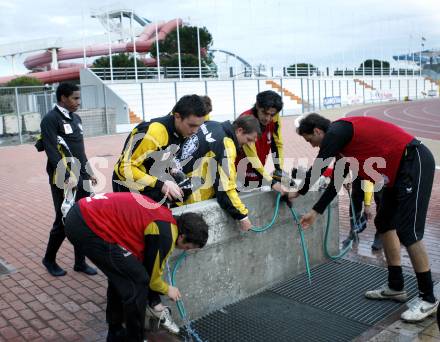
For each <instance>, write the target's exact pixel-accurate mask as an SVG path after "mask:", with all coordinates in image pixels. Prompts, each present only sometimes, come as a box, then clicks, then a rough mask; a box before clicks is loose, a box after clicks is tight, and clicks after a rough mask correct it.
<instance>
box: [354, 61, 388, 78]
mask: <svg viewBox="0 0 440 342" xmlns="http://www.w3.org/2000/svg"><path fill="white" fill-rule="evenodd" d="M373 65H374V74H375V75H380V73H381V70H382V71H383V70H385V69H386V71H384V74H388V72H389V68H390V63H389V62H387V61H381V60H378V59H366V60H365V61H363V62H362V63H361V65H360V66H359V69H358V71H359V73H362V74H365V75H372V74H373ZM364 68H365V70H364Z"/></svg>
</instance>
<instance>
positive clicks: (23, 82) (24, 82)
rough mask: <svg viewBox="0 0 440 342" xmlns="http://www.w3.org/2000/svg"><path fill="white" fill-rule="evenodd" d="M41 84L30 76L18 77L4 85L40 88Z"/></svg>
mask: <svg viewBox="0 0 440 342" xmlns="http://www.w3.org/2000/svg"><path fill="white" fill-rule="evenodd" d="M41 85H43V82H41V81H40V80H39V79H37V78H35V77H32V76H20V77H17V78H14V79H13V80H11V81H9V82H8V83H6V84H5V86H6V87H26V86H41Z"/></svg>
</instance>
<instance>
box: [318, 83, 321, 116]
mask: <svg viewBox="0 0 440 342" xmlns="http://www.w3.org/2000/svg"><path fill="white" fill-rule="evenodd" d="M318 101H319V102H318V106H319V110H321V80H318Z"/></svg>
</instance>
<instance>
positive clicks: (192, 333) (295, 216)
mask: <svg viewBox="0 0 440 342" xmlns="http://www.w3.org/2000/svg"><path fill="white" fill-rule="evenodd" d="M350 200H351V197H350ZM280 201H281V194H278V195H277V198H276V202H275V210H274V214H273V216H272V219H271V221H270V223H268V224H266V225H264V226H261V227H252V228H251V230H252V231H253V232H255V233H261V232H264V231H266V230H268V229H269V228H271V227H272V226H273V224H274V223H275V220H276V219H277V217H278V214H279V209H280ZM351 205H352V206H353V201H351ZM289 209H290V212H291V214H292V216H293V220H294V221H295V223H296V224H297V226H298V232H299V236H300V239H301V247H302V251H303V255H304V262H305V266H306V272H307V276H308V278H309V284H311V279H312V274H311V271H310V262H309V253H308V249H307V242H306V241H305V238H304V231H303V228H302V226H301V223H300V220H299V217H298V214H297V213H296V211H295V209H293V208H292V207H291V206H289ZM330 222H331V211H330V206H329V207H328V208H327V224H326V228H325V235H324V252H325V255H326V256H327V257H328V258H329V259H331V260H337V259H340V258H342V257H344V256H345V255H346V254H347V253H348V252H349V251H350V249H351V248H352V245H353V240H351V241H350V243H349V245H348V246H347V247H345V248H344V249H343V250H342V251H341V252H340V253H339V254H338V255H330V253H329V251H328V248H327V244H328V236H329V230H330V229H329V228H330ZM185 258H186V252H185V251H183V252H182V253H181V254H180V255H179V256H178V258H177V260H176V263H175V264H174V268H173V271H172V272H170V269H169V265H168V261H167V268H168V278H169V282H170V284H171V285H172V286H175V278H176V273H177V270H178V269H179V267H180V265H181V263H182V262H183V260H185ZM176 304H177V309H178V311H179V315H180V317H181V319H182V320H183V322H184V326H185V329H186V331H187V332H188V334H189V335H190V336H193V337H194V339H195V340H196V341H197V342H203V340H202V339H201V338H200V336H199V335H198V334H197V332H196V331H195V330H194V329H193V328H192V327H191V321H190V320H189V319H188V316H187V313H186V310H185V306H184V304H183V300H181V299H180V300H178V301H177V302H176Z"/></svg>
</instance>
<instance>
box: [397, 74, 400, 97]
mask: <svg viewBox="0 0 440 342" xmlns="http://www.w3.org/2000/svg"><path fill="white" fill-rule="evenodd" d="M397 81H398V82H397V86H398V87H399V101H400V78H399V79H398V80H397Z"/></svg>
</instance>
